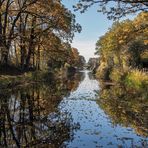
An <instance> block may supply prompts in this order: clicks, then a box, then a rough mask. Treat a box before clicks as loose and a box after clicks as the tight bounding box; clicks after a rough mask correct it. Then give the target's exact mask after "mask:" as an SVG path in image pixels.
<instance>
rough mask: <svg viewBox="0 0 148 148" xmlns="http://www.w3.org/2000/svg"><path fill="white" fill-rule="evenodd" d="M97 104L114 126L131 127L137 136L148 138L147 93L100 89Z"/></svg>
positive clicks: (115, 87) (113, 88) (114, 87)
mask: <svg viewBox="0 0 148 148" xmlns="http://www.w3.org/2000/svg"><path fill="white" fill-rule="evenodd" d="M98 102H99V105H100V107H101V108H102V109H103V110H104V111H105V113H106V114H107V115H108V116H109V118H110V119H111V121H112V123H113V124H114V125H118V124H120V125H121V126H124V127H132V128H133V129H134V130H135V132H136V133H137V134H138V135H141V136H144V137H148V92H139V93H138V92H133V91H131V90H130V91H129V90H126V88H124V87H119V86H110V87H102V89H101V90H100V99H99V101H98Z"/></svg>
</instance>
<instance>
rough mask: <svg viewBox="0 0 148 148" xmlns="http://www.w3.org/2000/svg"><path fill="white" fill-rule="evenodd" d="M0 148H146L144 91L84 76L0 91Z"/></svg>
mask: <svg viewBox="0 0 148 148" xmlns="http://www.w3.org/2000/svg"><path fill="white" fill-rule="evenodd" d="M0 147H10V148H11V147H14V148H15V147H35V148H37V147H49V148H64V147H66V148H97V147H105V148H108V147H109V148H110V147H111V148H116V147H129V148H130V147H139V148H141V147H144V148H146V147H148V100H147V92H142V93H139V94H138V93H136V92H128V91H127V90H126V89H125V88H121V87H117V86H110V87H102V85H100V86H99V85H98V81H97V80H96V79H95V78H94V77H93V75H92V74H91V73H90V72H88V71H84V72H80V73H77V74H75V75H73V76H68V77H64V78H62V79H57V80H52V81H51V82H50V83H47V84H38V85H30V86H27V87H24V88H19V89H17V90H9V91H6V92H0Z"/></svg>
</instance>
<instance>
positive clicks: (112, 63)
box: [96, 12, 148, 89]
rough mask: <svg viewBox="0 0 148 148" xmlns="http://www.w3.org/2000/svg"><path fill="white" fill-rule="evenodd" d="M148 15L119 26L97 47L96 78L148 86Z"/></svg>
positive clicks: (111, 30)
mask: <svg viewBox="0 0 148 148" xmlns="http://www.w3.org/2000/svg"><path fill="white" fill-rule="evenodd" d="M147 22H148V13H147V12H142V13H140V14H139V15H138V16H137V17H136V18H135V19H134V20H129V19H128V20H125V21H117V22H115V23H114V24H113V25H112V27H111V28H110V29H109V31H108V32H107V33H106V34H105V35H104V36H102V37H101V38H100V39H99V40H98V41H97V43H96V54H98V55H99V56H100V58H99V60H100V61H99V63H100V65H99V67H98V69H97V73H96V76H97V77H98V78H99V79H100V80H103V81H112V82H114V83H121V84H126V86H127V87H130V88H134V89H141V88H142V89H143V88H147V86H148V75H147V68H148V40H147V36H148V24H147Z"/></svg>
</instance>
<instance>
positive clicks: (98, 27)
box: [62, 0, 113, 61]
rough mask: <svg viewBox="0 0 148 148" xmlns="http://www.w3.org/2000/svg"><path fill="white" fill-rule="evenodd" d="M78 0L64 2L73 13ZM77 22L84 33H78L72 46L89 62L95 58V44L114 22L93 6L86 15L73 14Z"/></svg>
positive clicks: (64, 0)
mask: <svg viewBox="0 0 148 148" xmlns="http://www.w3.org/2000/svg"><path fill="white" fill-rule="evenodd" d="M77 1H78V0H62V3H63V4H64V5H65V7H66V8H68V9H70V10H71V11H72V12H73V8H72V6H73V5H74V4H76V2H77ZM73 13H74V14H75V15H76V21H77V23H79V24H80V25H81V26H82V32H81V33H76V34H75V37H74V40H73V43H72V46H73V47H75V48H77V49H78V50H79V53H80V54H81V55H83V56H84V57H85V59H86V60H87V61H88V59H89V58H90V57H94V52H95V44H96V42H97V40H98V39H99V37H100V36H102V35H103V34H105V33H106V32H107V30H108V28H109V27H111V25H112V23H113V21H111V20H108V19H107V17H106V15H103V14H102V13H98V12H97V5H95V6H92V7H91V8H89V9H88V11H86V12H85V13H83V14H81V13H80V12H73Z"/></svg>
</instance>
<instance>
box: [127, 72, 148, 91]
mask: <svg viewBox="0 0 148 148" xmlns="http://www.w3.org/2000/svg"><path fill="white" fill-rule="evenodd" d="M125 84H126V85H127V86H128V87H131V88H136V89H143V88H146V89H147V88H148V75H147V74H146V72H142V71H140V70H138V69H133V70H131V71H130V72H129V73H128V74H127V76H126V78H125Z"/></svg>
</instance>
